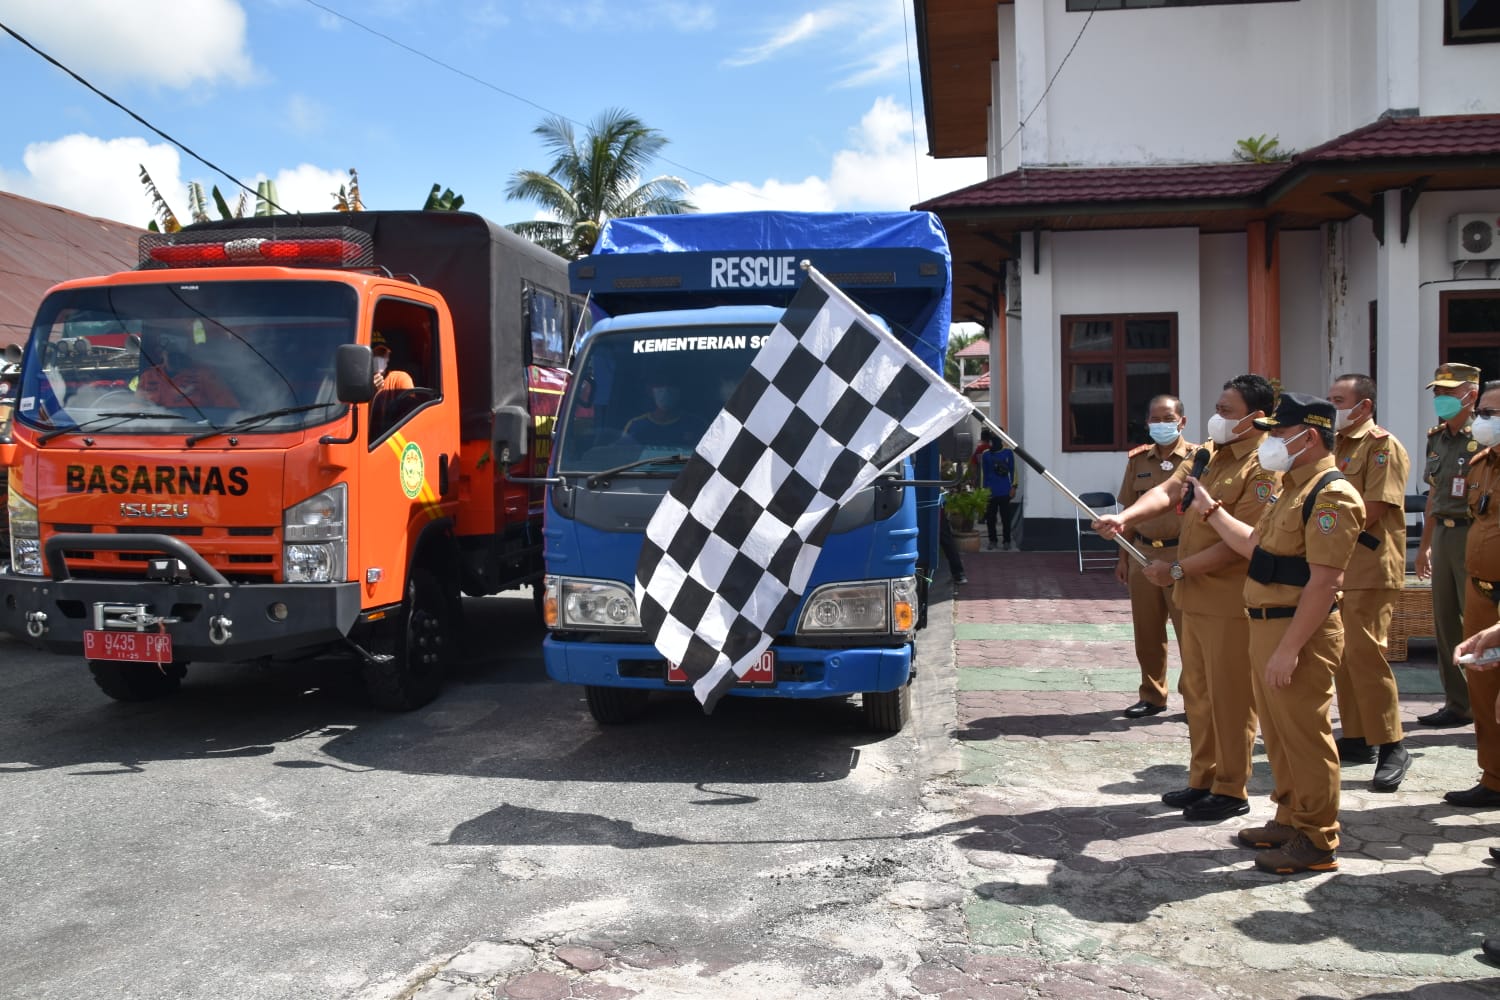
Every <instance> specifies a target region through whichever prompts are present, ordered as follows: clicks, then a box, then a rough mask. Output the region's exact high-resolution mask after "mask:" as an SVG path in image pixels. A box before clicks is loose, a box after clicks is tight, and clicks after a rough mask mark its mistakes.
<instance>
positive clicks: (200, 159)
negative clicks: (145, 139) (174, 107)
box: [0, 22, 286, 214]
mask: <svg viewBox="0 0 1500 1000" xmlns="http://www.w3.org/2000/svg"><path fill="white" fill-rule="evenodd" d="M0 29H3V30H4V31H5V33H6V34H7V35H9V36H10V37H12V38H14V39H15V40H16V41H18V42H20V43H21V44H22V45H24V46H26V47H27V48H28V49H30V50H31V51H33V52H35V53H36V54H37V55H39V56H41V57H42V58H43V59H45V60H47V61H48V62H49V63H51V64H52V65H54V66H56V67H57V68H58V69H60V70H62V71H63V72H64V73H66V74H68V75H69V76H71V77H72V78H73V79H75V80H77V81H78V82H79V83H81V84H83V85H84V86H85V87H87V88H88V89H90V90H92V91H93V92H94V93H96V94H98V95H99V96H100V97H102V98H104V99H105V100H106V101H108V102H109V103H110V104H113V105H114V106H115V107H117V108H119V109H120V110H121V111H123V112H125V113H126V114H127V115H129V116H130V117H132V118H134V119H135V120H136V121H138V122H140V123H141V124H142V125H144V126H146V127H147V128H148V129H150V130H151V131H153V132H155V133H156V134H157V135H159V136H161V137H162V138H163V139H165V140H167V141H168V142H170V143H171V144H172V145H174V146H176V147H177V148H178V149H180V150H182V151H183V152H184V153H186V154H187V155H189V156H191V157H192V158H193V159H195V160H197V161H198V162H199V163H201V164H203V165H204V166H206V167H208V168H209V169H210V170H216V171H218V172H219V173H221V174H223V175H224V176H225V177H227V178H228V179H229V181H230V182H231V183H232V184H234V185H235V186H236V187H239V188H243V189H244V190H245V191H246V192H248V193H249V194H252V195H254V196H255V197H256V198H258V199H260V200H261V201H264V202H265V203H266V204H267V205H270V206H271V207H272V208H274V209H275V210H276V211H278V212H282V213H283V214H285V213H286V209H284V208H282V207H281V206H280V205H278V204H276V203H275V202H274V201H272V200H271V199H270V198H267V197H266V196H265V195H263V194H261V193H260V192H259V191H256V190H254V189H253V188H251V187H250V186H249V185H247V184H245V183H244V182H243V181H241V180H240V179H239V178H238V177H236V176H234V175H233V174H231V173H230V172H229V171H227V170H225V169H224V168H223V167H221V166H219V165H218V164H217V163H214V162H213V161H212V160H209V159H206V158H205V157H202V156H199V155H198V154H197V153H195V152H194V151H193V150H192V149H190V148H189V147H188V145H187V144H186V143H183V142H179V141H178V140H176V139H174V138H172V137H171V136H170V135H167V133H165V132H163V131H162V130H161V129H159V128H157V127H156V126H155V125H152V124H151V123H150V122H148V121H147V120H146V119H144V118H142V117H141V116H140V115H138V114H136V113H135V112H134V111H131V110H130V109H129V108H127V107H126V106H125V105H123V104H121V103H120V102H119V101H117V100H115V99H114V98H113V97H110V96H109V95H108V94H106V93H105V92H104V91H102V90H100V89H99V88H98V87H96V86H94V85H93V84H92V83H89V82H88V81H87V80H85V79H84V78H83V77H81V76H79V75H78V74H77V73H75V72H73V71H72V70H71V69H69V68H68V67H66V66H64V65H63V64H62V63H60V62H58V61H57V60H56V59H54V58H52V57H51V56H49V55H48V54H47V53H45V52H43V51H42V50H41V49H39V48H37V47H36V46H35V45H32V44H31V43H30V42H29V41H27V40H26V39H25V38H22V37H21V36H20V35H19V34H17V33H16V31H15V29H14V28H12V27H11V26H10V25H8V24H5V23H4V22H0Z"/></svg>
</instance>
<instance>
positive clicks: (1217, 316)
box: [1182, 233, 1250, 442]
mask: <svg viewBox="0 0 1500 1000" xmlns="http://www.w3.org/2000/svg"><path fill="white" fill-rule="evenodd" d="M1198 281H1199V285H1200V289H1199V298H1200V301H1201V312H1202V317H1203V319H1202V323H1201V329H1202V331H1203V343H1202V344H1201V345H1199V356H1200V358H1201V370H1200V372H1199V376H1198V381H1197V383H1196V384H1197V387H1198V392H1197V397H1198V398H1197V402H1196V403H1195V404H1193V405H1191V406H1189V407H1188V429H1189V430H1190V431H1191V433H1190V434H1188V439H1189V440H1191V441H1197V442H1202V441H1204V440H1205V439H1206V438H1207V437H1208V417H1209V414H1211V413H1213V411H1214V406H1215V405H1217V404H1218V402H1219V394H1220V393H1222V392H1223V391H1224V383H1225V382H1228V381H1229V380H1230V379H1232V378H1234V377H1235V376H1236V375H1243V374H1244V373H1245V372H1246V371H1247V370H1248V369H1249V365H1250V314H1249V309H1250V305H1249V302H1250V299H1249V290H1248V284H1249V275H1248V274H1247V272H1246V268H1245V236H1244V234H1243V233H1225V234H1219V235H1213V236H1204V237H1202V238H1200V239H1199V241H1198ZM1190 384H1191V383H1189V382H1188V381H1187V380H1186V379H1183V380H1182V391H1183V405H1184V406H1187V405H1188V402H1187V393H1188V388H1189V385H1190Z"/></svg>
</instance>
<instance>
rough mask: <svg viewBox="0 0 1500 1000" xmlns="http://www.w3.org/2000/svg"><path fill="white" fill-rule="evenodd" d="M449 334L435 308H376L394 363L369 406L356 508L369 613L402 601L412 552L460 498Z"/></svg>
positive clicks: (379, 335) (378, 338) (375, 338)
mask: <svg viewBox="0 0 1500 1000" xmlns="http://www.w3.org/2000/svg"><path fill="white" fill-rule="evenodd" d="M445 334H446V331H444V330H442V329H441V328H440V326H439V314H438V312H437V310H436V309H433V308H432V307H431V306H428V305H424V304H420V303H414V302H410V301H406V300H403V299H398V298H382V299H380V300H378V301H377V303H376V306H375V310H374V326H373V332H372V334H371V340H372V346H373V347H374V348H376V352H375V353H376V357H377V358H379V357H380V356H381V355H382V354H385V356H386V357H387V358H388V360H387V361H386V363H385V365H384V370H383V371H377V372H376V375H375V379H376V384H377V390H376V393H375V398H374V399H372V400H371V401H370V404H369V407H368V415H369V419H368V421H367V426H366V430H365V434H366V443H367V448H368V453H369V454H368V462H367V464H366V468H365V470H364V474H363V475H362V476H361V485H360V499H359V504H358V506H359V511H360V537H361V541H360V554H361V557H362V559H361V562H360V563H358V564H356V566H355V567H354V569H355V573H356V575H357V576H358V577H359V578H361V579H364V580H365V581H366V583H367V586H366V591H365V606H366V607H369V606H371V605H373V604H384V603H394V602H396V601H399V600H401V597H402V589H401V588H402V585H403V582H404V579H405V574H406V569H407V565H408V561H409V558H410V556H411V555H412V554H413V547H414V546H415V545H416V543H417V540H418V539H419V538H420V537H421V535H422V532H423V530H424V529H425V528H426V527H427V526H428V525H429V524H431V523H432V522H434V521H436V520H439V519H441V518H444V517H447V516H449V514H450V512H451V510H450V508H451V504H452V498H453V497H455V496H456V495H457V491H456V489H455V488H454V486H453V484H456V482H457V476H456V471H457V470H455V469H454V468H453V463H454V462H455V461H456V460H457V458H458V450H459V447H458V426H459V421H458V386H457V383H456V381H455V379H454V376H453V372H454V369H453V367H452V366H453V360H452V359H450V358H446V357H444V346H445V344H451V343H452V338H451V336H445ZM380 348H385V351H384V352H382V351H381V350H380ZM380 367H382V366H381V365H380V364H379V363H378V362H377V368H380ZM375 567H378V568H379V569H380V570H381V573H380V580H379V581H378V582H377V583H375V584H373V585H370V584H369V582H368V577H367V576H366V571H367V570H368V569H371V568H375Z"/></svg>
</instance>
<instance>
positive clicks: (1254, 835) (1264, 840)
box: [1239, 819, 1297, 849]
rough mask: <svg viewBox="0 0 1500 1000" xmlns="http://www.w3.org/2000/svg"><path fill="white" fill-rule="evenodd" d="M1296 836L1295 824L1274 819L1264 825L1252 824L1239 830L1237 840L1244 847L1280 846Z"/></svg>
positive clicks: (1288, 842)
mask: <svg viewBox="0 0 1500 1000" xmlns="http://www.w3.org/2000/svg"><path fill="white" fill-rule="evenodd" d="M1296 836H1297V828H1296V827H1295V826H1287V825H1286V824H1285V823H1278V822H1276V821H1275V820H1274V819H1273V820H1271V822H1269V823H1267V824H1266V825H1265V826H1252V827H1248V828H1246V829H1244V830H1241V831H1240V834H1239V840H1240V843H1241V844H1242V845H1243V846H1245V847H1254V848H1257V849H1259V848H1265V847H1281V846H1282V845H1284V844H1290V843H1291V842H1292V841H1293V840H1294V839H1296Z"/></svg>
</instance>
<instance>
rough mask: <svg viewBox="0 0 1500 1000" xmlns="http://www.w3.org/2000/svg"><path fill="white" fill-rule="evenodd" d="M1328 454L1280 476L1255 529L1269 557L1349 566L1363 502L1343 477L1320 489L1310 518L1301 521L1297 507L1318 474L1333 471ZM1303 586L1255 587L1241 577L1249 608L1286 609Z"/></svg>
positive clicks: (1296, 598) (1300, 594) (1300, 505)
mask: <svg viewBox="0 0 1500 1000" xmlns="http://www.w3.org/2000/svg"><path fill="white" fill-rule="evenodd" d="M1334 467H1335V465H1334V460H1333V456H1332V455H1325V456H1324V457H1323V458H1322V460H1321V461H1318V462H1314V463H1313V464H1311V465H1304V466H1302V467H1300V468H1296V469H1293V470H1292V471H1291V472H1288V473H1285V474H1284V475H1283V476H1282V477H1281V495H1280V496H1279V497H1278V498H1277V500H1276V502H1275V503H1274V504H1273V505H1272V506H1271V509H1270V510H1268V511H1266V514H1265V516H1264V517H1262V518H1261V519H1260V524H1259V525H1257V526H1256V529H1255V530H1256V531H1257V532H1259V534H1260V540H1259V544H1260V547H1261V548H1263V549H1265V550H1266V551H1267V552H1269V553H1271V555H1273V556H1303V557H1304V558H1306V559H1307V561H1308V563H1309V564H1312V565H1317V566H1335V567H1337V568H1339V569H1343V568H1344V567H1346V566H1348V565H1349V557H1350V556H1351V555H1353V554H1354V549H1355V548H1356V547H1357V541H1356V540H1357V539H1358V538H1359V533H1360V531H1361V530H1362V527H1363V525H1364V523H1365V502H1364V501H1363V500H1361V499H1360V498H1359V491H1358V490H1356V489H1355V488H1354V484H1353V483H1351V482H1349V480H1347V479H1335V480H1334V481H1333V482H1331V483H1329V484H1328V485H1327V486H1324V487H1323V489H1322V491H1321V492H1320V493H1319V494H1318V497H1317V500H1316V501H1314V504H1313V511H1312V516H1311V517H1309V518H1308V519H1307V523H1306V524H1303V523H1302V507H1303V504H1304V503H1305V502H1306V500H1307V495H1308V494H1309V493H1311V492H1312V488H1313V486H1314V485H1315V484H1316V483H1317V481H1318V480H1319V479H1320V478H1322V476H1323V473H1325V472H1327V471H1328V470H1329V469H1332V468H1334ZM1301 597H1302V588H1301V587H1296V586H1293V585H1292V584H1289V583H1257V582H1256V581H1254V580H1252V579H1250V578H1249V577H1246V578H1245V604H1246V606H1247V607H1252V608H1274V607H1290V606H1292V605H1295V604H1296V603H1297V601H1298V599H1300V598H1301Z"/></svg>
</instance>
